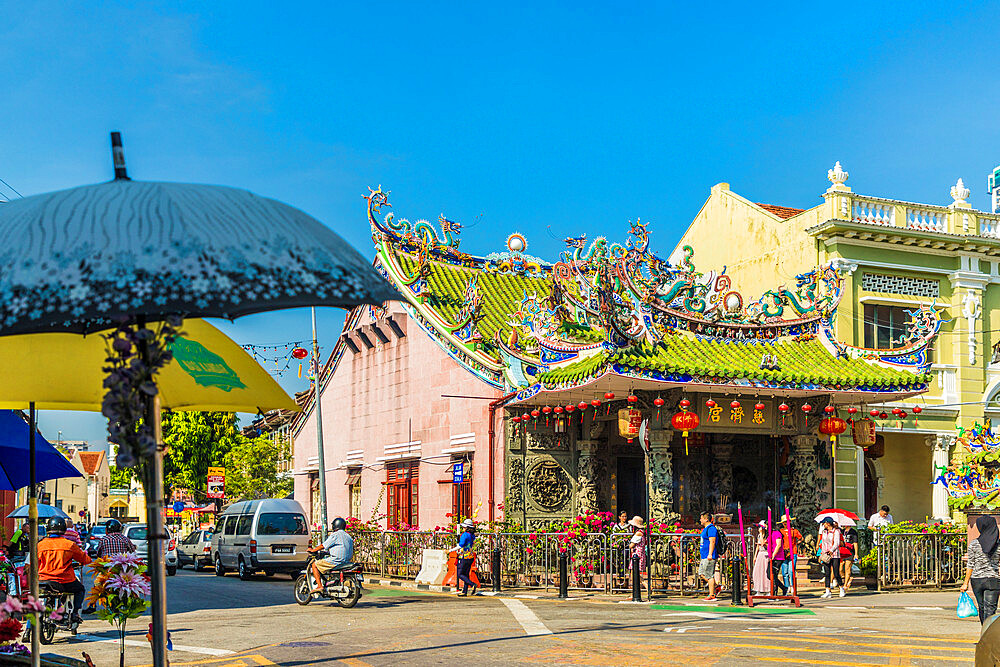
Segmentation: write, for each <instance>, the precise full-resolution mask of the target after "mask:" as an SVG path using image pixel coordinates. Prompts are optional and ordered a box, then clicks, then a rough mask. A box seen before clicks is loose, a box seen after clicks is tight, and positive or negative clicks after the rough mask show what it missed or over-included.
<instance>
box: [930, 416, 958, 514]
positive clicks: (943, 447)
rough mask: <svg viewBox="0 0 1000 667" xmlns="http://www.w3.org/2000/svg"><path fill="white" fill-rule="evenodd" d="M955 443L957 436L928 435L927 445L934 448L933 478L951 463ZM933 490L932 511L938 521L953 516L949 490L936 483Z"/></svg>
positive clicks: (932, 459) (932, 455)
mask: <svg viewBox="0 0 1000 667" xmlns="http://www.w3.org/2000/svg"><path fill="white" fill-rule="evenodd" d="M954 444H955V436H953V435H947V434H944V433H936V434H934V435H928V436H927V445H928V446H930V447H932V448H933V452H932V454H931V479H937V477H938V475H941V474H943V473H944V472H945V470H946V469H947V468H948V466H949V465H950V464H951V446H952V445H954ZM932 489H933V490H932V491H931V513H932V515H933V518H934V519H936V520H938V521H947V520H949V519H950V518H951V508H950V507H948V490H947V489H946V488H945V487H944V486H943V485H941V484H934V486H933V487H932Z"/></svg>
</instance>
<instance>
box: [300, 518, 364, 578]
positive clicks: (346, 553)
mask: <svg viewBox="0 0 1000 667" xmlns="http://www.w3.org/2000/svg"><path fill="white" fill-rule="evenodd" d="M346 527H347V522H346V521H344V520H343V519H341V518H340V517H337V518H336V519H334V520H333V523H332V525H331V526H330V529H331V530H332V531H333V532H331V533H330V536H329V537H327V538H326V541H325V542H323V546H322V547H321V548H322V549H325V550H326V552H327V554H329V555H327V557H326V558H323V559H321V560H314V561H313V564H312V571H313V577H315V580H316V588H314V589H313V590H312V592H313V593H322V592H323V584H322V581H323V575H322V573H324V572H330V571H331V570H335V569H336V568H338V567H340V566H341V565H346V564H347V563H350V562H351V559H352V558H354V540H353V539H351V536H350V535H348V534H347V531H346V530H344V528H346ZM309 551H312V552H315V551H319V549H310V550H309Z"/></svg>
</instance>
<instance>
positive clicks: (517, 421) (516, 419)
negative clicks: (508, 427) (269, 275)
mask: <svg viewBox="0 0 1000 667" xmlns="http://www.w3.org/2000/svg"><path fill="white" fill-rule="evenodd" d="M511 421H512V422H514V423H515V424H520V423H521V418H520V417H513V418H511Z"/></svg>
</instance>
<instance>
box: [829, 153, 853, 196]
mask: <svg viewBox="0 0 1000 667" xmlns="http://www.w3.org/2000/svg"><path fill="white" fill-rule="evenodd" d="M848 176H850V174H848V173H847V172H846V171H844V170H843V168H842V167H841V166H840V160H837V164H835V165H833V169H828V170H827V172H826V177H827V179H829V181H830V182H831V183H833V185H831V186H830V187H829V188H828V189H827V192H850V191H851V189H850V188H849V187H847V186H846V185H844V183H846V182H847V177H848Z"/></svg>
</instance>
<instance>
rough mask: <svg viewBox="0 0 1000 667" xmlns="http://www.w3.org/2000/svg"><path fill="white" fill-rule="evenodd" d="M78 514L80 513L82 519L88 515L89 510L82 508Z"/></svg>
mask: <svg viewBox="0 0 1000 667" xmlns="http://www.w3.org/2000/svg"><path fill="white" fill-rule="evenodd" d="M77 514H79V515H80V518H81V519H82V518H83V517H85V516H87V512H86V510H80V511H79V512H77Z"/></svg>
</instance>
